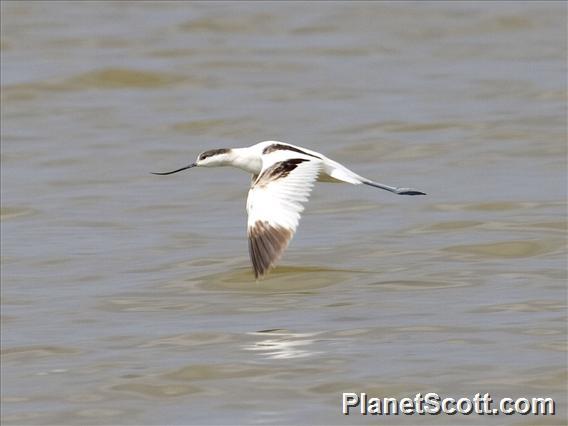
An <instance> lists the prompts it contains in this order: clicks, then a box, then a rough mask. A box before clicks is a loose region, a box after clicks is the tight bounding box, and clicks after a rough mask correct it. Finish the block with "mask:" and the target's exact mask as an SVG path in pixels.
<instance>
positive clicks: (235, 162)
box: [230, 148, 262, 175]
mask: <svg viewBox="0 0 568 426" xmlns="http://www.w3.org/2000/svg"><path fill="white" fill-rule="evenodd" d="M230 165H231V166H232V167H236V168H238V169H241V170H244V171H245V172H248V173H251V174H253V175H258V174H259V173H260V170H261V169H262V159H261V156H260V155H259V153H257V152H255V150H252V149H250V148H233V149H231V161H230Z"/></svg>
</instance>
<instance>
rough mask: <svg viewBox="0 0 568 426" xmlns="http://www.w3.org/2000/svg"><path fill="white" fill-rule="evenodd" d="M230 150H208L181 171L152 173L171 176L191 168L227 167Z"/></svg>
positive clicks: (229, 159)
mask: <svg viewBox="0 0 568 426" xmlns="http://www.w3.org/2000/svg"><path fill="white" fill-rule="evenodd" d="M230 154H231V150H230V149H227V148H221V149H210V150H209V151H204V152H202V153H201V154H199V155H198V156H197V160H195V163H191V164H190V165H188V166H185V167H182V168H181V169H177V170H173V171H171V172H164V173H153V174H155V175H171V174H172V173H177V172H181V171H182V170H187V169H191V168H192V167H219V166H227V165H228V164H229V163H230V161H231V156H230Z"/></svg>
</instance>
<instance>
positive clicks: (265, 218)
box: [247, 152, 322, 278]
mask: <svg viewBox="0 0 568 426" xmlns="http://www.w3.org/2000/svg"><path fill="white" fill-rule="evenodd" d="M321 168H322V161H321V160H319V159H317V158H310V157H308V156H303V155H298V156H294V157H293V158H290V153H289V152H288V153H286V152H274V153H272V154H269V155H263V165H262V170H261V172H260V174H259V176H258V178H257V179H256V180H255V181H254V182H253V184H252V186H251V188H250V190H249V193H248V198H247V212H248V226H247V232H248V239H249V254H250V258H251V261H252V265H253V268H254V275H255V277H257V278H258V277H259V276H262V275H264V274H265V273H266V272H267V271H268V270H269V269H270V268H271V267H272V266H273V265H274V264H275V263H276V261H277V260H278V259H279V258H280V256H282V253H283V252H284V250H285V249H286V247H288V243H289V242H290V240H291V239H292V237H293V236H294V232H296V228H297V227H298V222H299V220H300V213H301V212H302V211H303V210H304V206H303V205H302V203H305V202H306V201H308V198H309V196H310V192H311V190H312V188H313V186H314V183H315V181H316V180H317V178H318V175H319V173H320V171H321Z"/></svg>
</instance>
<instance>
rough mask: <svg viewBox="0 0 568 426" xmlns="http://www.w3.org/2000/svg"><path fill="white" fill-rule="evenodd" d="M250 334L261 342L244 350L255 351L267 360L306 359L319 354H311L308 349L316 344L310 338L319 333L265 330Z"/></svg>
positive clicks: (247, 346)
mask: <svg viewBox="0 0 568 426" xmlns="http://www.w3.org/2000/svg"><path fill="white" fill-rule="evenodd" d="M249 334H250V335H252V336H255V337H257V338H258V339H259V340H258V341H257V342H255V343H253V344H252V345H245V346H243V349H244V350H247V351H255V352H257V353H259V354H260V355H262V356H264V357H266V358H273V359H289V358H305V357H308V356H313V355H317V354H318V353H319V352H311V351H310V350H309V349H310V348H309V347H308V346H309V345H311V344H313V343H314V340H313V339H310V337H314V336H316V335H317V334H318V333H291V332H289V331H287V330H263V331H257V332H255V333H249ZM267 336H268V337H267Z"/></svg>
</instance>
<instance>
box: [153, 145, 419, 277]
mask: <svg viewBox="0 0 568 426" xmlns="http://www.w3.org/2000/svg"><path fill="white" fill-rule="evenodd" d="M221 166H232V167H237V168H239V169H242V170H244V171H245V172H248V173H250V174H251V175H252V181H251V187H250V190H249V193H248V198H247V213H248V222H247V234H248V243H249V244H248V246H249V254H250V259H251V262H252V266H253V270H254V276H255V278H257V279H258V278H259V277H262V276H264V275H265V274H266V273H267V272H268V271H269V270H270V269H271V268H272V267H273V266H274V265H275V263H276V262H277V261H278V259H280V257H281V256H282V253H283V252H284V250H285V249H286V247H287V246H288V244H289V243H290V240H291V239H292V237H293V236H294V232H296V228H297V227H298V222H299V220H300V214H301V213H302V211H303V210H304V206H303V204H304V203H306V202H307V201H308V198H309V196H310V192H311V190H312V188H313V186H314V183H315V182H316V181H320V182H346V183H350V184H352V185H360V184H365V185H369V186H373V187H375V188H380V189H384V190H386V191H389V192H392V193H394V194H398V195H426V194H425V193H424V192H421V191H418V190H416V189H412V188H396V187H393V186H388V185H383V184H381V183H377V182H373V181H372V180H369V179H367V178H364V177H363V176H359V175H358V174H356V173H354V172H352V171H351V170H349V169H348V168H347V167H345V166H343V165H341V164H339V163H338V162H337V161H333V160H331V159H329V158H327V157H326V156H325V155H323V154H320V153H319V152H315V151H311V150H309V149H306V148H302V147H299V146H295V145H291V144H287V143H283V142H278V141H265V142H260V143H257V144H256V145H252V146H249V147H246V148H231V149H225V148H223V149H212V150H209V151H205V152H202V153H201V154H199V155H198V156H197V160H196V161H195V162H194V163H192V164H190V165H188V166H185V167H182V168H181V169H177V170H173V171H171V172H165V173H154V174H156V175H171V174H172V173H177V172H181V171H182V170H187V169H190V168H192V167H221Z"/></svg>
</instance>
